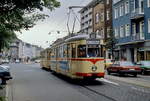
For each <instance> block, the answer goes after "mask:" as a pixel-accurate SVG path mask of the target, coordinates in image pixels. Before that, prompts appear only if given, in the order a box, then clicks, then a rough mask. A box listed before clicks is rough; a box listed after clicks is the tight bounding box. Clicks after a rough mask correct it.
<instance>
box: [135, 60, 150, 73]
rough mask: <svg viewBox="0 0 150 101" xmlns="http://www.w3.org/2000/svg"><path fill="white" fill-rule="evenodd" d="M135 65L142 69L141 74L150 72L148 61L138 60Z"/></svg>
mask: <svg viewBox="0 0 150 101" xmlns="http://www.w3.org/2000/svg"><path fill="white" fill-rule="evenodd" d="M137 65H138V66H139V67H140V68H141V69H142V70H141V73H142V74H146V73H150V61H139V62H138V63H137Z"/></svg>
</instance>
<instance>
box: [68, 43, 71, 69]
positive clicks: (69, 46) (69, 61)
mask: <svg viewBox="0 0 150 101" xmlns="http://www.w3.org/2000/svg"><path fill="white" fill-rule="evenodd" d="M67 61H68V65H67V66H68V72H69V71H70V66H71V44H67Z"/></svg>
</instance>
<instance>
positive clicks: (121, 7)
mask: <svg viewBox="0 0 150 101" xmlns="http://www.w3.org/2000/svg"><path fill="white" fill-rule="evenodd" d="M123 13H124V6H123V5H121V6H120V16H123Z"/></svg>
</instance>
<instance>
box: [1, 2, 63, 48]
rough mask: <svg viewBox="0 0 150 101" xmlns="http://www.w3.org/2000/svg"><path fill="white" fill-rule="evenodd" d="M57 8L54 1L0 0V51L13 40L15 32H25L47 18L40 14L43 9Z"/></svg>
mask: <svg viewBox="0 0 150 101" xmlns="http://www.w3.org/2000/svg"><path fill="white" fill-rule="evenodd" d="M59 6H60V2H58V1H56V0H0V50H1V49H2V48H4V47H7V46H8V45H9V43H10V42H11V40H12V39H14V38H15V33H14V32H15V31H20V32H21V29H26V30H27V29H29V28H31V27H33V26H34V25H35V22H37V21H38V20H43V19H45V18H46V17H48V15H45V14H42V12H41V11H43V9H44V8H47V9H49V10H50V11H51V10H53V9H54V8H56V7H59Z"/></svg>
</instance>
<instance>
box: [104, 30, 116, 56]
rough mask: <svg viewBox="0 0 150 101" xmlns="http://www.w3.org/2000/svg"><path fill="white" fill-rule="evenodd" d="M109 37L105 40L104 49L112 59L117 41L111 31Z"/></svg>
mask: <svg viewBox="0 0 150 101" xmlns="http://www.w3.org/2000/svg"><path fill="white" fill-rule="evenodd" d="M109 36H110V37H109V38H107V39H106V49H108V50H110V51H111V55H112V57H114V51H115V48H116V44H117V39H116V38H115V35H114V33H113V31H112V30H111V31H110V33H109Z"/></svg>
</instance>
